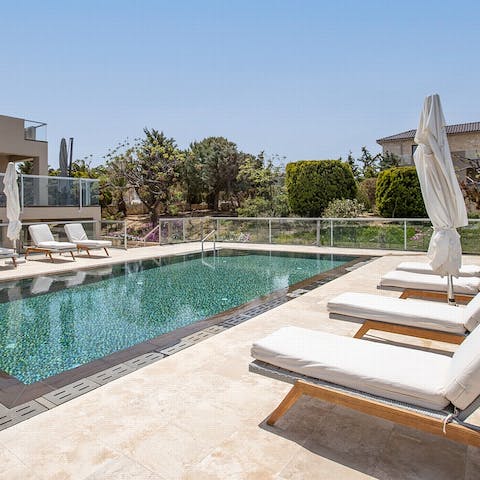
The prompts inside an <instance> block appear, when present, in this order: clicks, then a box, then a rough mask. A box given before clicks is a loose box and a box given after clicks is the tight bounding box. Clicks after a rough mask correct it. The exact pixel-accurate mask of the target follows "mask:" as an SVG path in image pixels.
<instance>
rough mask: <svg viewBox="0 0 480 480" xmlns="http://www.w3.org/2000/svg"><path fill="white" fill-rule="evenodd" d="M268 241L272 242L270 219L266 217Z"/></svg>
mask: <svg viewBox="0 0 480 480" xmlns="http://www.w3.org/2000/svg"><path fill="white" fill-rule="evenodd" d="M268 243H272V219H271V218H269V219H268Z"/></svg>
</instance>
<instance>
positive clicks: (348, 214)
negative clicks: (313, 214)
mask: <svg viewBox="0 0 480 480" xmlns="http://www.w3.org/2000/svg"><path fill="white" fill-rule="evenodd" d="M362 213H365V205H364V204H363V203H360V202H359V201H358V200H357V199H356V198H354V199H353V200H351V199H350V198H337V199H336V200H332V201H331V202H330V203H329V204H328V206H327V208H326V209H325V210H324V211H323V216H324V217H327V218H355V217H359V216H360V215H362Z"/></svg>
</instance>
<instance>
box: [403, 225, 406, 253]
mask: <svg viewBox="0 0 480 480" xmlns="http://www.w3.org/2000/svg"><path fill="white" fill-rule="evenodd" d="M403 249H404V250H406V249H407V221H406V220H404V221H403Z"/></svg>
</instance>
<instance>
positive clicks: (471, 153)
mask: <svg viewBox="0 0 480 480" xmlns="http://www.w3.org/2000/svg"><path fill="white" fill-rule="evenodd" d="M445 130H446V132H447V138H448V143H449V145H450V151H451V153H452V159H453V161H454V164H455V168H456V170H457V171H458V172H461V171H463V170H465V169H466V168H468V166H469V165H470V163H469V162H468V160H471V159H478V158H480V122H470V123H459V124H457V125H447V126H446V127H445ZM415 132H416V130H407V131H405V132H401V133H396V134H395V135H390V136H388V137H383V138H379V139H378V140H377V143H378V144H379V145H381V147H382V148H383V153H387V152H389V153H393V154H394V155H396V156H397V157H399V158H400V160H401V164H402V165H413V152H415V149H416V148H417V145H416V143H415V142H414V137H415Z"/></svg>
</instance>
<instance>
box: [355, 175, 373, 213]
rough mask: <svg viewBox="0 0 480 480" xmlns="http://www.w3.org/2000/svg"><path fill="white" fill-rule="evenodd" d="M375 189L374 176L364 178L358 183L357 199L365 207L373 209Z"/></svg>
mask: <svg viewBox="0 0 480 480" xmlns="http://www.w3.org/2000/svg"><path fill="white" fill-rule="evenodd" d="M376 189H377V179H376V178H366V179H365V180H362V181H361V182H360V183H359V184H358V193H357V200H358V201H359V202H360V203H363V204H364V205H365V207H366V208H367V209H368V210H370V211H373V210H374V208H375V191H376Z"/></svg>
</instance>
